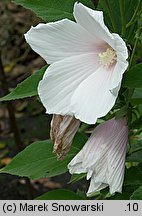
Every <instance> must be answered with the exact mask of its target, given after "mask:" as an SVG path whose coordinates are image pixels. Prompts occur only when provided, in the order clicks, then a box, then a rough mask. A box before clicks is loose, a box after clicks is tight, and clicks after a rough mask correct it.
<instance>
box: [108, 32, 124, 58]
mask: <svg viewBox="0 0 142 216" xmlns="http://www.w3.org/2000/svg"><path fill="white" fill-rule="evenodd" d="M112 35H113V37H114V39H115V47H114V49H115V50H116V52H117V58H118V59H119V60H122V61H124V62H125V60H126V59H127V58H128V49H127V46H126V44H125V42H124V40H123V39H122V38H121V37H120V36H119V35H118V34H115V33H112Z"/></svg>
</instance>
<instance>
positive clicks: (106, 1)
mask: <svg viewBox="0 0 142 216" xmlns="http://www.w3.org/2000/svg"><path fill="white" fill-rule="evenodd" d="M105 3H106V5H107V8H108V12H109V16H110V20H111V23H112V27H113V31H114V32H116V29H117V28H116V25H115V21H114V20H115V19H114V16H113V11H112V8H111V6H110V2H109V0H105Z"/></svg>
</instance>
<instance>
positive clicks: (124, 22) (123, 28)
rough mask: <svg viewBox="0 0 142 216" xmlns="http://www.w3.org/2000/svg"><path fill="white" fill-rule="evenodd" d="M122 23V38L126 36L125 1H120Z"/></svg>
mask: <svg viewBox="0 0 142 216" xmlns="http://www.w3.org/2000/svg"><path fill="white" fill-rule="evenodd" d="M119 6H120V14H121V23H122V31H121V34H122V36H125V32H126V16H125V0H119Z"/></svg>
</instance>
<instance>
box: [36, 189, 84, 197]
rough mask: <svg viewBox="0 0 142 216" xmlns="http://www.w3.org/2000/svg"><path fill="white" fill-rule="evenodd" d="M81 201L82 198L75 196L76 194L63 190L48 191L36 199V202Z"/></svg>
mask: <svg viewBox="0 0 142 216" xmlns="http://www.w3.org/2000/svg"><path fill="white" fill-rule="evenodd" d="M82 199H83V198H82V197H81V196H79V195H77V194H76V193H74V192H72V191H69V190H64V189H58V190H53V191H49V192H47V193H45V194H43V195H41V196H39V197H37V198H36V200H82Z"/></svg>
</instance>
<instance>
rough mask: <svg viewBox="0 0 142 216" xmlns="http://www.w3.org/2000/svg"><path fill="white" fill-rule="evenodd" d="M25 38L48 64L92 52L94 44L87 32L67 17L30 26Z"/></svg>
mask: <svg viewBox="0 0 142 216" xmlns="http://www.w3.org/2000/svg"><path fill="white" fill-rule="evenodd" d="M25 38H26V40H27V42H28V43H29V44H30V46H31V48H32V49H33V50H34V51H35V52H37V53H38V54H39V55H40V56H42V57H43V58H44V59H45V60H46V61H47V63H49V64H51V63H53V62H56V61H59V60H62V59H64V58H67V57H71V56H74V55H80V54H82V53H86V52H93V50H94V47H95V44H96V42H95V40H94V38H93V36H92V35H91V34H90V33H89V32H87V31H86V30H85V29H84V28H82V27H81V26H80V25H78V24H77V23H75V22H73V21H70V20H68V19H63V20H61V21H57V22H54V23H47V24H39V25H37V26H36V27H32V28H31V29H30V30H29V31H28V32H27V33H26V34H25Z"/></svg>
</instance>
